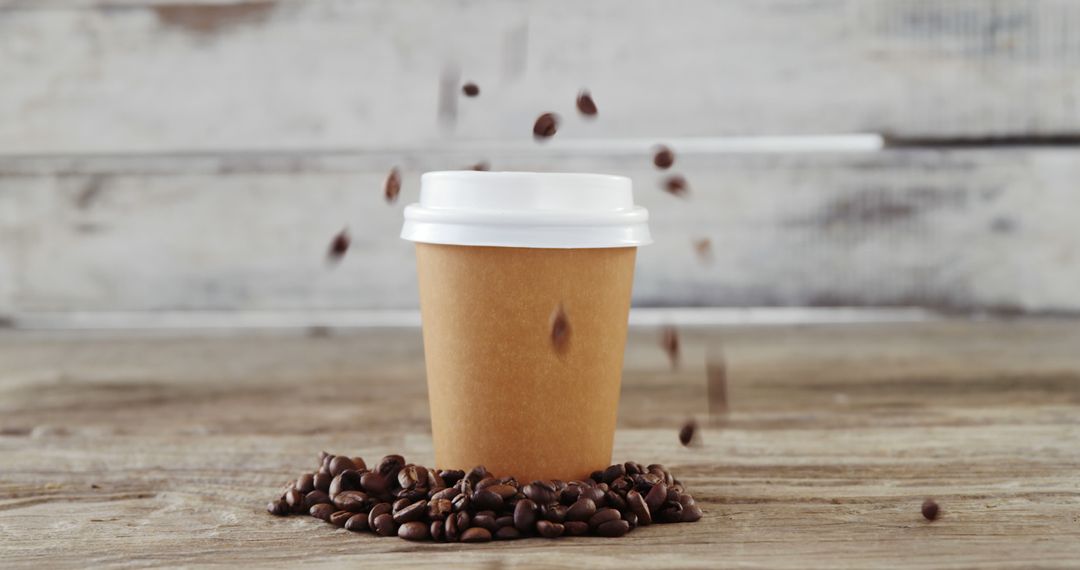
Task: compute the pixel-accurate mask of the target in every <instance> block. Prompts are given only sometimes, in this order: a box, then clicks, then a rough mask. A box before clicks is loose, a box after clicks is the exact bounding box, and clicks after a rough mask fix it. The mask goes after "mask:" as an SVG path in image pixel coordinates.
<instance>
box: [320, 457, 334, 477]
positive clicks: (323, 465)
mask: <svg viewBox="0 0 1080 570" xmlns="http://www.w3.org/2000/svg"><path fill="white" fill-rule="evenodd" d="M334 457H335V456H334V455H329V454H328V455H324V456H323V458H322V460H320V462H319V473H326V474H327V475H330V462H331V461H333V460H334Z"/></svg>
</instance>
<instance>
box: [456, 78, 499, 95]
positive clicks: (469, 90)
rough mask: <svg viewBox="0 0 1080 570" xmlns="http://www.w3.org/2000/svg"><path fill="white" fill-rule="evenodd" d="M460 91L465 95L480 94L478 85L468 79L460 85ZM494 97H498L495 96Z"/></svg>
mask: <svg viewBox="0 0 1080 570" xmlns="http://www.w3.org/2000/svg"><path fill="white" fill-rule="evenodd" d="M461 92H462V93H464V94H465V96H466V97H476V96H477V95H479V94H480V87H479V86H477V85H476V84H475V83H473V82H471V81H470V82H468V83H466V84H465V85H462V86H461ZM496 99H498V97H496Z"/></svg>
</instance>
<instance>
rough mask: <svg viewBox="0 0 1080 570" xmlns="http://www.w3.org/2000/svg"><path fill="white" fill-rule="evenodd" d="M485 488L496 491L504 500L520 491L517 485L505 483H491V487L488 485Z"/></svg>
mask: <svg viewBox="0 0 1080 570" xmlns="http://www.w3.org/2000/svg"><path fill="white" fill-rule="evenodd" d="M485 490H487V491H490V492H492V493H495V494H496V495H498V496H499V497H500V498H502V500H503V501H506V500H507V499H509V498H510V497H513V496H514V495H516V494H517V492H518V490H517V487H514V486H513V485H507V484H505V483H503V484H498V485H491V486H490V487H486V488H485Z"/></svg>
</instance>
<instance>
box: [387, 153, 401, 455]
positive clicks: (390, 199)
mask: <svg viewBox="0 0 1080 570" xmlns="http://www.w3.org/2000/svg"><path fill="white" fill-rule="evenodd" d="M400 193H401V171H399V170H398V169H397V167H396V166H395V167H394V168H391V169H390V173H389V174H387V175H386V183H385V184H383V194H385V195H386V202H387V203H388V204H393V203H394V202H395V201H397V197H398V194H400ZM383 475H385V473H384V474H383Z"/></svg>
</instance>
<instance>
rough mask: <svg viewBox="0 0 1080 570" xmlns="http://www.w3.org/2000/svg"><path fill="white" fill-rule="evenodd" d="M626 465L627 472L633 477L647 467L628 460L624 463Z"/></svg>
mask: <svg viewBox="0 0 1080 570" xmlns="http://www.w3.org/2000/svg"><path fill="white" fill-rule="evenodd" d="M623 465H624V466H625V467H626V474H627V475H629V476H631V477H633V476H634V475H640V474H641V473H644V472H645V468H644V467H642V466H641V464H640V463H634V462H633V461H627V462H626V463H624V464H623Z"/></svg>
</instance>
